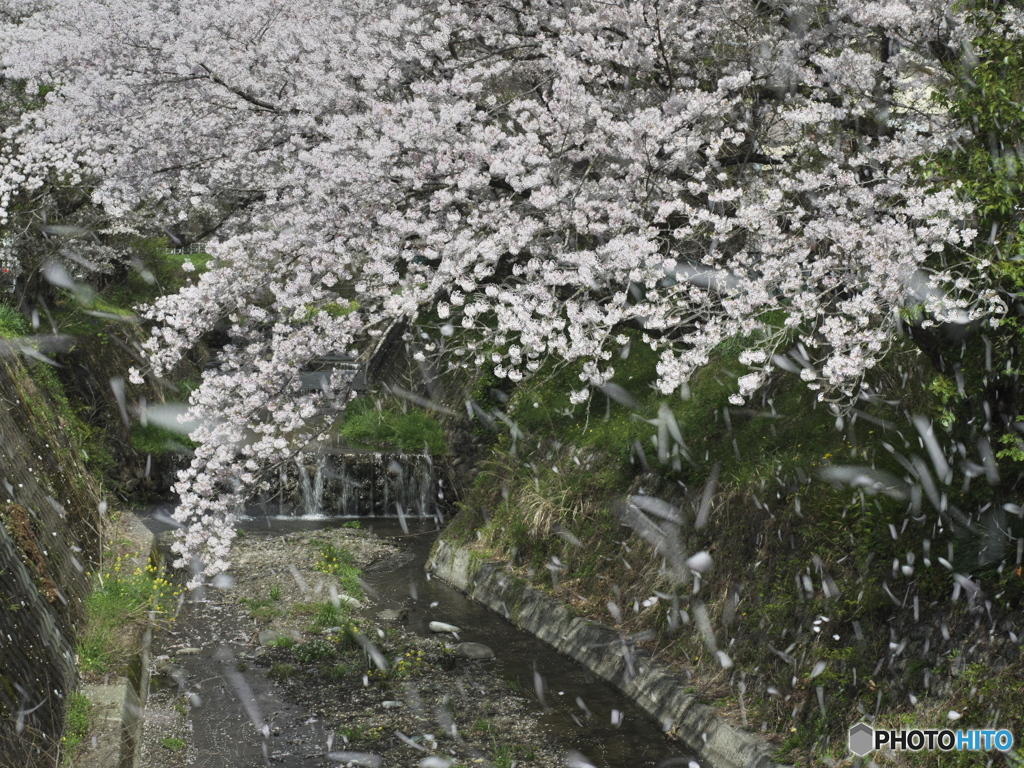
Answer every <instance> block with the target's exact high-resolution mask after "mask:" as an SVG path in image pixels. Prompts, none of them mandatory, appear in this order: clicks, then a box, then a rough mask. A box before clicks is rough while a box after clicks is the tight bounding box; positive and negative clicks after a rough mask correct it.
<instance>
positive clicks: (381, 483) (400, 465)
mask: <svg viewBox="0 0 1024 768" xmlns="http://www.w3.org/2000/svg"><path fill="white" fill-rule="evenodd" d="M442 503H443V493H442V491H441V487H440V484H439V481H438V479H437V474H436V471H435V465H434V459H433V458H432V457H431V456H428V455H426V454H418V453H369V452H366V453H362V452H333V451H327V452H318V453H308V454H303V455H302V456H301V457H299V458H298V459H296V461H294V462H292V463H291V464H288V465H285V466H282V467H281V469H280V470H279V472H278V478H277V486H276V487H275V488H272V489H271V491H270V492H269V493H268V494H266V495H264V496H263V497H262V498H261V499H259V500H258V501H257V503H256V504H255V505H253V506H252V507H251V508H250V509H249V510H248V512H249V514H250V515H256V516H264V515H274V516H281V517H299V516H301V517H308V518H322V517H365V516H370V515H372V516H388V517H393V516H396V515H408V516H410V517H435V516H437V515H438V514H439V512H440V505H441V504H442Z"/></svg>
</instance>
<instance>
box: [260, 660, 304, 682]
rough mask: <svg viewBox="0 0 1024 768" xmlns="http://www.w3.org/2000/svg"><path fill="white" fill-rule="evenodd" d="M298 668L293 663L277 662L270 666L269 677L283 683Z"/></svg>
mask: <svg viewBox="0 0 1024 768" xmlns="http://www.w3.org/2000/svg"><path fill="white" fill-rule="evenodd" d="M297 671H298V670H297V669H296V668H295V666H294V665H293V664H286V663H277V664H274V665H273V666H271V667H270V671H269V672H267V677H269V678H270V679H271V680H276V681H277V682H279V683H283V682H284V681H285V680H287V679H288V678H289V677H291V676H292V675H294V674H295V673H296V672H297Z"/></svg>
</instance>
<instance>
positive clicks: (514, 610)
mask: <svg viewBox="0 0 1024 768" xmlns="http://www.w3.org/2000/svg"><path fill="white" fill-rule="evenodd" d="M427 568H428V570H430V571H432V572H433V574H434V575H435V576H437V577H438V578H440V579H441V580H442V581H445V582H447V583H449V584H451V585H452V586H454V587H456V588H457V589H459V590H461V591H463V592H465V593H466V594H467V595H469V596H470V597H472V598H473V599H474V600H477V601H478V602H481V603H483V604H484V605H486V606H487V607H488V608H490V609H491V610H492V611H495V612H497V613H499V614H501V615H502V616H504V617H505V618H506V619H508V620H509V621H511V622H513V623H514V624H516V625H517V626H518V627H520V628H522V629H524V630H526V631H527V632H529V633H531V634H532V635H534V636H536V637H538V638H539V639H541V640H543V641H544V642H545V643H547V644H548V645H550V646H552V647H553V648H555V649H556V650H558V651H559V652H560V653H562V654H564V655H566V656H568V657H569V658H571V659H573V660H574V661H576V662H578V663H579V664H581V665H583V666H584V667H585V668H586V669H589V670H590V671H591V672H593V673H594V674H596V675H598V676H600V677H601V678H603V679H604V680H606V681H608V682H609V683H611V684H612V685H614V686H615V687H616V688H618V689H619V690H621V691H622V692H623V693H624V694H626V695H627V696H629V697H630V698H631V699H632V700H633V701H634V702H636V704H637V705H638V706H639V707H640V708H641V709H643V710H644V711H645V712H647V713H648V714H649V715H651V716H652V717H654V718H655V719H656V720H658V721H660V722H661V723H663V724H664V725H665V726H666V730H667V729H674V731H675V733H677V734H678V736H679V738H680V740H682V741H683V743H685V744H686V745H687V746H688V747H689V748H690V749H692V750H693V751H694V752H696V753H697V755H698V756H699V758H700V760H701V761H702V763H703V764H704V765H706V766H709V767H710V768H781V767H780V766H779V764H778V763H775V762H773V761H772V760H771V758H770V756H769V754H770V750H769V748H768V745H767V744H766V743H765V742H764V741H763V740H761V739H759V738H758V737H756V736H754V735H752V734H749V733H746V732H744V731H742V730H740V729H738V728H736V727H734V726H732V725H731V724H729V723H728V722H726V721H725V719H724V718H723V717H722V716H721V715H719V714H718V713H717V712H716V711H715V710H714V709H713V708H712V707H709V706H708V705H706V704H701V703H700V702H698V701H697V700H696V699H695V698H694V697H693V696H691V695H689V694H687V693H684V692H683V691H684V688H685V685H686V683H685V681H683V680H682V679H681V678H680V677H678V676H677V675H674V674H672V672H671V671H670V670H669V669H668V667H666V666H665V665H663V664H661V663H659V662H656V661H652V660H651V659H650V658H648V657H647V656H646V655H644V654H643V653H639V652H634V653H632V654H630V655H629V657H627V655H626V654H625V653H623V645H622V643H621V638H620V635H619V633H618V632H616V631H615V630H613V629H611V628H610V627H606V626H604V625H601V624H598V623H596V622H592V621H587V620H584V619H580V618H578V617H574V616H573V615H572V614H571V613H570V611H569V610H568V609H567V608H566V607H565V606H564V605H562V604H561V603H559V602H558V601H556V600H553V599H552V598H550V597H548V596H547V595H545V594H544V593H542V592H540V591H539V590H536V589H534V588H533V587H531V586H530V585H529V584H527V583H526V582H525V581H524V580H522V579H520V578H518V577H516V576H514V575H513V574H511V573H509V572H508V571H507V570H505V568H504V564H503V563H501V562H496V561H480V560H476V559H474V557H473V556H472V555H471V552H470V550H468V549H465V548H458V547H454V546H452V545H451V544H449V543H448V542H444V541H439V542H438V543H437V544H436V545H435V547H434V551H433V552H432V553H431V558H430V560H429V562H428V563H427Z"/></svg>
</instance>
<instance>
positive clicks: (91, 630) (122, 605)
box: [77, 555, 181, 674]
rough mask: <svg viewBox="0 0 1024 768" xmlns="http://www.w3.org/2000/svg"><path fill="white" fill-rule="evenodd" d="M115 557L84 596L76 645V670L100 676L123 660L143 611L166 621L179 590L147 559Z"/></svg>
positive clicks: (169, 618) (142, 619)
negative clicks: (82, 627) (83, 613)
mask: <svg viewBox="0 0 1024 768" xmlns="http://www.w3.org/2000/svg"><path fill="white" fill-rule="evenodd" d="M138 560H139V557H138V556H136V557H129V556H127V555H121V556H118V557H117V558H116V559H115V560H114V561H113V562H112V563H111V564H109V565H108V566H107V567H106V568H105V569H104V570H103V571H102V572H101V573H97V574H96V579H95V587H94V589H93V592H92V594H90V595H89V597H88V599H87V600H86V625H85V631H84V632H83V634H82V636H81V638H80V640H79V643H78V649H77V650H78V658H79V668H80V669H81V670H82V671H83V672H87V673H97V674H102V673H104V672H108V671H111V670H116V669H117V668H118V667H119V666H120V665H122V664H123V663H124V660H125V658H126V656H127V649H128V648H129V647H130V646H131V644H132V640H133V636H134V633H135V632H136V631H138V628H139V626H140V624H141V622H143V621H144V620H145V618H146V616H147V614H148V613H149V612H151V611H152V612H155V613H156V615H157V618H158V619H162V620H164V621H169V620H171V617H172V615H173V612H174V610H175V608H176V604H177V597H178V595H179V594H181V590H179V589H176V588H175V587H174V586H173V585H172V584H171V583H170V582H169V581H167V580H166V579H164V578H163V577H162V576H160V575H159V571H158V569H157V567H156V566H155V565H153V564H152V563H150V564H148V565H146V566H142V565H136V564H135V562H136V561H138Z"/></svg>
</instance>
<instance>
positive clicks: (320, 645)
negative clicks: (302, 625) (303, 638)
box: [294, 638, 335, 664]
mask: <svg viewBox="0 0 1024 768" xmlns="http://www.w3.org/2000/svg"><path fill="white" fill-rule="evenodd" d="M294 653H295V658H297V659H298V660H299V661H302V662H305V663H307V664H309V663H311V662H314V661H325V660H327V659H330V658H332V657H333V656H334V655H335V652H334V646H332V645H331V644H330V643H328V642H327V641H326V640H321V639H320V638H314V639H312V640H310V641H308V642H305V643H302V644H301V645H297V646H295V649H294Z"/></svg>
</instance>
